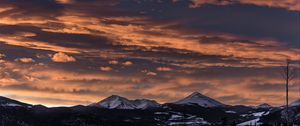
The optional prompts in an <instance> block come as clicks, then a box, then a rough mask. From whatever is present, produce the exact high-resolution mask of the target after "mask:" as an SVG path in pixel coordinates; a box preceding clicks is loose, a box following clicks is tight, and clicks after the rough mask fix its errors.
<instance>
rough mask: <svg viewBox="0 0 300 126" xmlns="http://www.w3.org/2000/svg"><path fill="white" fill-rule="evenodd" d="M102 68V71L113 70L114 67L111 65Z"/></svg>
mask: <svg viewBox="0 0 300 126" xmlns="http://www.w3.org/2000/svg"><path fill="white" fill-rule="evenodd" d="M100 70H101V71H112V70H113V69H112V68H111V67H109V66H101V67H100Z"/></svg>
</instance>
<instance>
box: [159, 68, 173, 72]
mask: <svg viewBox="0 0 300 126" xmlns="http://www.w3.org/2000/svg"><path fill="white" fill-rule="evenodd" d="M156 70H157V71H172V70H173V69H172V68H170V67H158V68H156Z"/></svg>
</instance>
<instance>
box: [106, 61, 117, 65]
mask: <svg viewBox="0 0 300 126" xmlns="http://www.w3.org/2000/svg"><path fill="white" fill-rule="evenodd" d="M108 63H109V64H113V65H116V64H119V61H117V60H111V61H109V62H108Z"/></svg>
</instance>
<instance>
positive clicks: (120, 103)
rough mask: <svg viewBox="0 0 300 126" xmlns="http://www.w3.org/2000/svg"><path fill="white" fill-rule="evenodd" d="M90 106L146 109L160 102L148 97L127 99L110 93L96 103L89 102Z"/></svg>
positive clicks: (156, 105) (157, 105)
mask: <svg viewBox="0 0 300 126" xmlns="http://www.w3.org/2000/svg"><path fill="white" fill-rule="evenodd" d="M90 106H96V107H101V108H108V109H147V108H155V107H159V106H160V104H158V103H157V102H156V101H154V100H148V99H137V100H128V99H127V98H124V97H121V96H118V95H112V96H109V97H107V98H105V99H104V100H102V101H100V102H98V103H94V104H91V105H90Z"/></svg>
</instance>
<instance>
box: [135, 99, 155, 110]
mask: <svg viewBox="0 0 300 126" xmlns="http://www.w3.org/2000/svg"><path fill="white" fill-rule="evenodd" d="M132 102H133V104H134V105H135V106H136V108H137V109H147V108H158V107H160V104H158V103H157V102H156V101H154V100H148V99H136V100H134V101H132Z"/></svg>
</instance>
